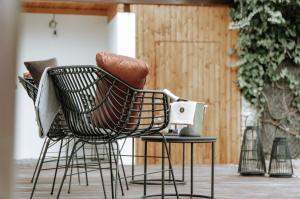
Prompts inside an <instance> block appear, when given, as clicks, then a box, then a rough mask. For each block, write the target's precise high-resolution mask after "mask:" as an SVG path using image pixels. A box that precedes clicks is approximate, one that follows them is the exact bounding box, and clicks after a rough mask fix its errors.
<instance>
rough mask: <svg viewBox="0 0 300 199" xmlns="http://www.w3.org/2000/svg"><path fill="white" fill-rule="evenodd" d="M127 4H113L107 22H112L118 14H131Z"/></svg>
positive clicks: (108, 12)
mask: <svg viewBox="0 0 300 199" xmlns="http://www.w3.org/2000/svg"><path fill="white" fill-rule="evenodd" d="M126 5H127V4H112V6H111V7H110V8H109V9H108V11H107V22H110V20H112V19H113V18H114V16H115V15H116V14H117V12H130V10H129V11H128V10H127V9H128V8H127V6H126Z"/></svg>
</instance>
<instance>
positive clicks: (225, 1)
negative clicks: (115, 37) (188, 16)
mask: <svg viewBox="0 0 300 199" xmlns="http://www.w3.org/2000/svg"><path fill="white" fill-rule="evenodd" d="M23 1H24V0H23ZM32 1H37V0H32ZM38 1H40V2H44V1H49V0H38ZM57 1H63V2H72V3H102V4H150V5H196V6H201V5H233V3H234V0H51V2H57Z"/></svg>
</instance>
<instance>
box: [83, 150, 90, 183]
mask: <svg viewBox="0 0 300 199" xmlns="http://www.w3.org/2000/svg"><path fill="white" fill-rule="evenodd" d="M84 146H85V145H83V147H82V153H83V163H84V170H85V181H86V186H89V180H88V173H87V167H86V159H85V149H84Z"/></svg>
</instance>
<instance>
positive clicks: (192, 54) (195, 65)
mask: <svg viewBox="0 0 300 199" xmlns="http://www.w3.org/2000/svg"><path fill="white" fill-rule="evenodd" d="M132 10H133V12H135V13H136V19H137V57H139V58H142V59H144V60H145V61H147V62H148V63H149V66H150V74H149V77H148V79H147V85H146V87H147V88H149V89H162V88H168V89H170V90H172V91H173V92H174V93H176V94H178V95H180V96H182V97H184V98H188V99H191V100H195V101H205V102H206V103H208V104H209V108H208V111H207V115H206V119H205V125H204V134H205V135H213V136H216V137H217V138H218V141H217V144H216V162H217V163H237V161H238V153H239V148H240V141H239V140H240V92H239V89H238V88H237V85H236V83H235V81H236V76H237V70H236V69H230V68H228V67H227V64H228V62H230V61H232V60H234V58H231V57H229V55H228V54H227V52H228V48H229V47H232V46H233V45H234V43H235V42H236V38H237V35H236V33H234V32H230V31H229V30H228V23H229V8H227V7H201V6H199V7H198V6H155V5H134V6H132ZM142 149H143V145H142V143H140V142H137V151H138V152H139V153H141V152H142ZM149 149H150V151H149V154H151V155H160V150H161V146H158V145H157V144H152V145H150V147H149ZM186 151H187V153H190V151H189V147H187V148H186ZM195 151H198V153H197V154H199V155H198V156H195V160H196V163H208V162H209V161H210V147H209V146H200V145H198V146H196V148H195ZM181 152H182V147H181V145H176V146H175V145H174V147H172V153H173V154H181ZM186 158H187V159H186V160H187V161H189V155H187V156H186ZM149 161H150V162H149V163H159V162H160V160H153V159H152V160H150V159H149ZM172 161H173V162H174V163H181V157H180V156H179V155H177V156H176V157H175V156H173V157H172ZM137 162H138V163H142V161H141V159H138V161H137Z"/></svg>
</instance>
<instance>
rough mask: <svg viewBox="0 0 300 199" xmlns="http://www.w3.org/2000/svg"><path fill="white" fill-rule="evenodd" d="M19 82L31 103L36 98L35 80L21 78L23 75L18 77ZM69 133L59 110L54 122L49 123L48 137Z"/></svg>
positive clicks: (62, 135) (56, 137)
mask: <svg viewBox="0 0 300 199" xmlns="http://www.w3.org/2000/svg"><path fill="white" fill-rule="evenodd" d="M18 79H19V82H20V83H21V84H22V86H23V87H24V89H25V90H26V92H27V94H28V96H29V97H30V98H31V99H32V101H33V103H34V102H35V100H36V96H37V93H38V87H37V84H36V82H35V81H34V80H33V79H29V78H26V79H25V78H23V77H20V76H19V77H18ZM68 134H70V130H69V128H68V126H67V124H66V121H65V118H64V115H63V113H62V112H59V113H58V114H57V115H56V117H55V119H54V122H53V123H52V125H51V128H50V130H49V132H48V134H47V136H48V137H49V138H51V139H52V140H56V139H61V138H63V137H65V136H66V135H68Z"/></svg>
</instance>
